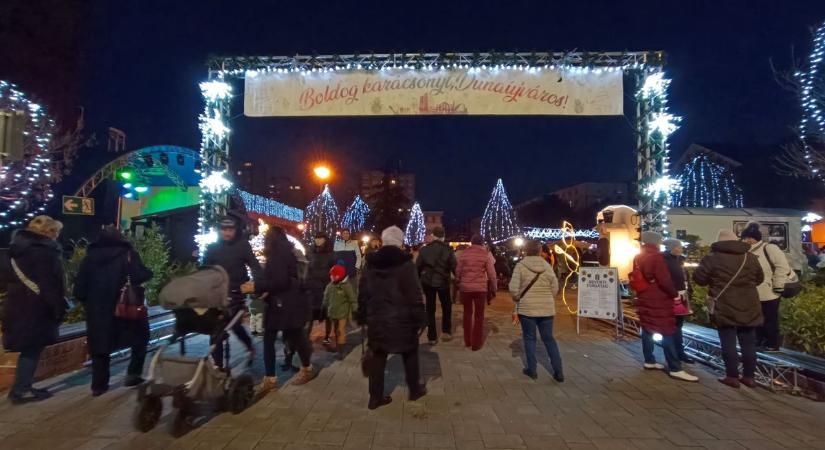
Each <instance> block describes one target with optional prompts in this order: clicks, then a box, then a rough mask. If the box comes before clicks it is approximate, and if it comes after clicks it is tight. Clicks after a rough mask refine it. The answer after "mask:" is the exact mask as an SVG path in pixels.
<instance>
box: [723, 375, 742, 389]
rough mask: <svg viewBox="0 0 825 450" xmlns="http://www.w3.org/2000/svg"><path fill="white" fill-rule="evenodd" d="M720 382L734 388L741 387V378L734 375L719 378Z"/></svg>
mask: <svg viewBox="0 0 825 450" xmlns="http://www.w3.org/2000/svg"><path fill="white" fill-rule="evenodd" d="M718 380H719V382H720V383H722V384H724V385H727V386H730V387H732V388H734V389H739V379H737V378H734V377H723V378H719V379H718Z"/></svg>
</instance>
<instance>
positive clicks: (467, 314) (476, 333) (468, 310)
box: [455, 234, 496, 351]
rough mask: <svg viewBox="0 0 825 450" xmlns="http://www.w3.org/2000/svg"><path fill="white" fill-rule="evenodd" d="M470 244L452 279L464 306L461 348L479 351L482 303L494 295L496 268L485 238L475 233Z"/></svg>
mask: <svg viewBox="0 0 825 450" xmlns="http://www.w3.org/2000/svg"><path fill="white" fill-rule="evenodd" d="M470 243H471V244H472V245H471V246H470V248H468V249H466V250H464V251H462V252H461V256H460V257H459V258H458V265H457V266H456V270H455V276H456V282H457V283H458V289H459V291H461V303H462V304H463V305H464V345H465V346H467V347H468V348H472V349H473V351H478V350H480V349H481V346H482V344H484V303H485V302H487V303H489V301H490V300H491V299H492V298H493V297H494V296H495V292H496V269H495V259H494V258H493V255H492V254H491V253H490V251H489V250H487V247H485V246H484V239H482V238H481V236H479V235H477V234H475V235H473V237H472V238H471V240H470Z"/></svg>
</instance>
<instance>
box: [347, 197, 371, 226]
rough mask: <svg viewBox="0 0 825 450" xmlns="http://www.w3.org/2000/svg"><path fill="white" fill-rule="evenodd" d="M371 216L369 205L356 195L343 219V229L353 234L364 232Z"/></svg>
mask: <svg viewBox="0 0 825 450" xmlns="http://www.w3.org/2000/svg"><path fill="white" fill-rule="evenodd" d="M369 215H370V207H369V205H367V203H366V202H365V201H364V200H363V199H361V196H360V195H356V196H355V199H353V200H352V203H350V205H349V206H348V207H347V210H346V211H345V212H344V215H343V216H342V217H341V228H346V229H348V230H349V231H350V232H351V233H353V234H356V233H359V232H361V231H364V230H365V227H366V222H367V216H369Z"/></svg>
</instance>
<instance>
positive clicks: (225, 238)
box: [203, 216, 261, 367]
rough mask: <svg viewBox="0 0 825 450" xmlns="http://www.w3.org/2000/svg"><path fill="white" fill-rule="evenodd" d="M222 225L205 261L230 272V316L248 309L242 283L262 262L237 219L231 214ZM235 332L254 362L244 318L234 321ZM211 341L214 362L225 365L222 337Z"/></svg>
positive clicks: (253, 349) (257, 269)
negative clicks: (256, 256)
mask: <svg viewBox="0 0 825 450" xmlns="http://www.w3.org/2000/svg"><path fill="white" fill-rule="evenodd" d="M220 225H221V232H220V240H219V241H218V242H216V243H214V244H212V245H210V246H209V247H207V248H206V252H205V254H204V257H203V263H204V264H205V265H207V266H221V267H223V269H224V270H226V273H227V274H228V275H229V318H231V317H234V316H235V315H236V314H237V313H238V312H239V311H243V310H245V309H246V302H245V300H244V295H243V293H242V292H241V284H243V283H245V282H247V281H249V272H250V271H251V272H252V277H253V279H255V278H258V277H259V276H260V275H261V264H260V263H259V262H258V259H257V258H255V254H254V253H253V252H252V247H251V246H250V245H249V241H248V240H247V239H246V238H245V236H244V232H243V229H242V227H241V223H240V221H239V220H238V219H236V218H235V217H232V216H228V217H226V218H224V219H223V220H221V224H220ZM232 332H233V333H234V334H235V336H237V338H238V340H240V341H241V342H243V344H244V346H246V348H247V351H248V354H247V363H248V365H251V364H252V361H253V360H254V359H255V347H254V346H253V345H252V338H251V337H250V336H249V333H247V332H246V328H244V326H243V323H242V322H241V321H238V322H236V323H235V325H234V326H233V327H232ZM212 344H215V350H214V352H213V353H212V357H213V359H214V361H215V364H216V365H217V366H218V367H223V356H224V349H223V346H224V342H223V339H218V340H217V341H214V340H213V342H212Z"/></svg>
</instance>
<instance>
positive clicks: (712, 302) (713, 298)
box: [707, 253, 748, 316]
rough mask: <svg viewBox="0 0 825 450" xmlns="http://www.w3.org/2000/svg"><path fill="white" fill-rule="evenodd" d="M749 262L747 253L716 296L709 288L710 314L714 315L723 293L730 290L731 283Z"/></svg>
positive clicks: (708, 303)
mask: <svg viewBox="0 0 825 450" xmlns="http://www.w3.org/2000/svg"><path fill="white" fill-rule="evenodd" d="M747 262H748V254H747V253H745V257H744V258H742V264H741V265H740V266H739V270H737V271H736V273H735V274H733V277H732V278H731V279H730V280H728V283H727V284H726V285H725V287H723V288H722V290H721V291H719V293H718V294H716V296H712V295H710V289H708V298H707V305H708V314H709V315H711V316H712V315H713V314H714V313H715V312H716V302H717V301H718V300H719V299H720V298H721V297H722V294H724V293H725V291H726V290H728V288H729V287H730V285H731V283H733V280H735V279H736V277H738V276H739V274H740V273H742V269H744V268H745V263H747Z"/></svg>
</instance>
